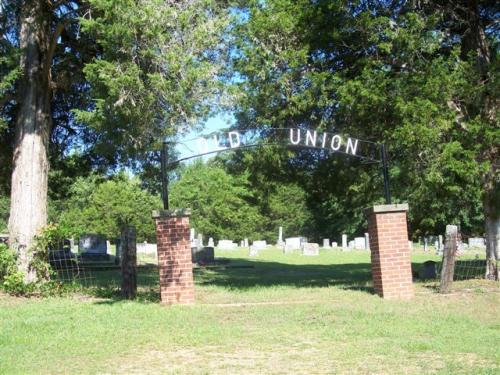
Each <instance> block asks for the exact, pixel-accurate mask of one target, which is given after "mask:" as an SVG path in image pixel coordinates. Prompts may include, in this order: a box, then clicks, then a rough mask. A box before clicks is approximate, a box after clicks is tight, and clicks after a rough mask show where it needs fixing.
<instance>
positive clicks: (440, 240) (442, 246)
mask: <svg viewBox="0 0 500 375" xmlns="http://www.w3.org/2000/svg"><path fill="white" fill-rule="evenodd" d="M438 239H439V250H440V251H441V252H442V251H443V248H444V245H443V236H442V235H439V236H438Z"/></svg>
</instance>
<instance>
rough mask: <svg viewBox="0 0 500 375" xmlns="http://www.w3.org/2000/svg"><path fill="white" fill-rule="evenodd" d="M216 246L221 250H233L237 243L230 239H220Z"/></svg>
mask: <svg viewBox="0 0 500 375" xmlns="http://www.w3.org/2000/svg"><path fill="white" fill-rule="evenodd" d="M217 247H218V248H219V249H221V250H234V249H236V248H237V247H238V245H237V244H236V243H234V242H233V241H231V240H220V241H219V243H218V244H217Z"/></svg>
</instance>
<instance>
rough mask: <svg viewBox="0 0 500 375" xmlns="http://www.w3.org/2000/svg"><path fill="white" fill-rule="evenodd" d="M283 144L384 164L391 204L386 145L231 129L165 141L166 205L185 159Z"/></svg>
mask: <svg viewBox="0 0 500 375" xmlns="http://www.w3.org/2000/svg"><path fill="white" fill-rule="evenodd" d="M266 145H267V146H270V145H281V146H285V147H290V148H305V149H313V150H319V151H322V152H326V153H340V154H344V155H348V156H352V157H356V158H358V159H361V160H363V161H364V162H365V163H381V164H382V167H383V168H382V171H383V177H384V195H385V200H386V203H391V197H390V189H389V173H388V167H387V162H386V154H385V145H384V144H380V143H375V142H370V141H364V140H361V139H357V138H353V137H349V136H346V135H343V134H337V133H328V132H320V131H317V130H310V129H303V128H278V129H275V128H268V129H266V128H263V129H246V130H242V131H239V130H228V131H219V132H214V133H211V134H209V135H206V136H200V137H197V138H193V139H189V140H184V141H182V142H172V141H170V140H169V139H164V140H163V148H162V153H161V154H162V156H161V170H162V197H163V206H164V208H165V209H168V206H169V205H168V170H169V169H170V168H171V167H172V166H174V165H176V164H178V163H180V162H182V161H185V160H189V159H192V158H196V157H201V156H205V155H210V154H214V153H219V152H223V151H231V150H238V149H246V148H253V147H262V146H266ZM174 147H175V148H176V152H178V155H179V157H178V158H176V159H175V160H170V159H169V158H168V154H169V149H170V148H174Z"/></svg>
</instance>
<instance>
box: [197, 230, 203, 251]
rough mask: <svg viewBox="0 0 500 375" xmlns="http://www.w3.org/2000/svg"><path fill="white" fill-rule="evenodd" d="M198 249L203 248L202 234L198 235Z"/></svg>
mask: <svg viewBox="0 0 500 375" xmlns="http://www.w3.org/2000/svg"><path fill="white" fill-rule="evenodd" d="M196 247H197V248H198V249H202V248H203V234H201V233H198V240H197V241H196Z"/></svg>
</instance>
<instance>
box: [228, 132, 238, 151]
mask: <svg viewBox="0 0 500 375" xmlns="http://www.w3.org/2000/svg"><path fill="white" fill-rule="evenodd" d="M227 137H228V138H229V146H230V147H231V148H235V147H239V146H240V144H241V141H240V133H238V132H234V131H233V132H229V133H227Z"/></svg>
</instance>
